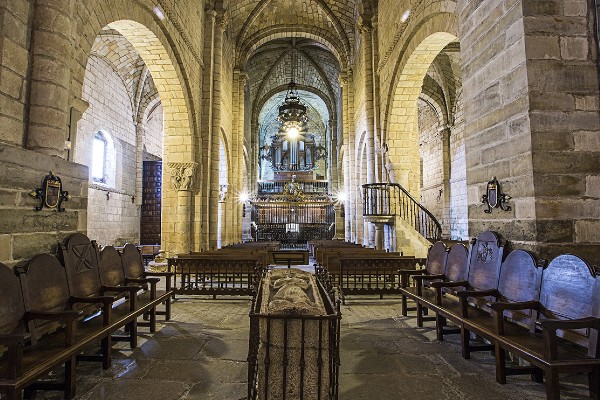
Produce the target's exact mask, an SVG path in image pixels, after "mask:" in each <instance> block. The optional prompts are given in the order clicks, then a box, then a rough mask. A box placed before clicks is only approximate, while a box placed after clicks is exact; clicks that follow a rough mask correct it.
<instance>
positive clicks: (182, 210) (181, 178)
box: [169, 162, 198, 253]
mask: <svg viewBox="0 0 600 400" xmlns="http://www.w3.org/2000/svg"><path fill="white" fill-rule="evenodd" d="M197 167H198V163H195V162H192V163H169V168H170V170H171V186H172V187H173V189H174V190H176V191H177V222H176V223H175V233H174V239H175V242H176V243H177V244H176V246H175V249H174V250H175V251H176V252H178V253H188V252H190V250H191V225H192V224H191V223H192V215H193V209H192V192H193V191H194V176H196V168H197Z"/></svg>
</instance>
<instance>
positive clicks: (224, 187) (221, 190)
mask: <svg viewBox="0 0 600 400" xmlns="http://www.w3.org/2000/svg"><path fill="white" fill-rule="evenodd" d="M228 188H229V185H227V184H225V185H220V186H219V203H225V199H226V198H227V189H228Z"/></svg>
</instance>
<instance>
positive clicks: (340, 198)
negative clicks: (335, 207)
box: [336, 192, 348, 203]
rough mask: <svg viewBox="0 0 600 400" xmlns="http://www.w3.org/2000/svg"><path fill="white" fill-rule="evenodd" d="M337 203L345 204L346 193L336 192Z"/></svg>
mask: <svg viewBox="0 0 600 400" xmlns="http://www.w3.org/2000/svg"><path fill="white" fill-rule="evenodd" d="M336 198H337V201H339V202H340V203H343V202H345V201H346V200H347V199H348V196H346V192H338V193H337V195H336Z"/></svg>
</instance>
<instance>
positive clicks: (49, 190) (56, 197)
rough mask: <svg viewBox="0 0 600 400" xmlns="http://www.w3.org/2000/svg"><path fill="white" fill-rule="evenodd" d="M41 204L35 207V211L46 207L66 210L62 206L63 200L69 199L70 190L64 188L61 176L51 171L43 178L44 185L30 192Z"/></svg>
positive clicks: (61, 210) (60, 210)
mask: <svg viewBox="0 0 600 400" xmlns="http://www.w3.org/2000/svg"><path fill="white" fill-rule="evenodd" d="M30 195H31V196H33V197H34V198H35V199H38V200H39V201H40V204H39V205H38V206H36V207H35V211H41V210H42V209H43V208H44V207H47V208H54V209H56V211H58V212H63V211H65V209H64V208H62V207H61V204H62V202H63V201H67V200H69V192H67V191H66V190H62V182H61V180H60V178H59V177H58V176H56V175H54V174H53V173H52V171H50V172H49V173H48V175H46V176H45V177H44V179H43V180H42V187H41V188H37V189H35V190H34V191H32V192H31V193H30Z"/></svg>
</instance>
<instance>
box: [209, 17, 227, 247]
mask: <svg viewBox="0 0 600 400" xmlns="http://www.w3.org/2000/svg"><path fill="white" fill-rule="evenodd" d="M225 24H226V21H225V13H224V12H223V11H222V10H219V11H217V12H216V16H215V25H214V29H215V31H214V42H213V43H214V45H213V46H214V47H213V48H214V50H213V60H214V61H213V96H212V134H211V143H210V158H211V160H212V161H211V163H210V165H209V170H210V172H209V173H210V176H211V179H210V194H209V214H208V224H209V227H208V231H209V233H208V235H209V243H208V245H209V248H211V249H214V248H216V247H217V235H219V231H218V212H216V210H218V207H219V158H220V157H219V143H220V135H221V91H222V79H223V74H222V68H223V30H224V28H225Z"/></svg>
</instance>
